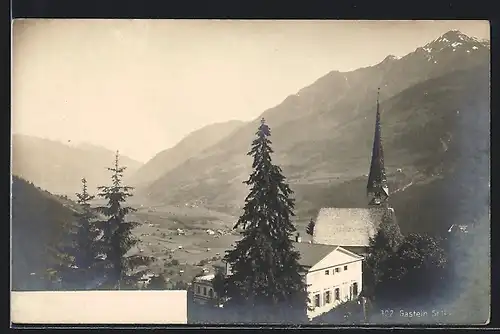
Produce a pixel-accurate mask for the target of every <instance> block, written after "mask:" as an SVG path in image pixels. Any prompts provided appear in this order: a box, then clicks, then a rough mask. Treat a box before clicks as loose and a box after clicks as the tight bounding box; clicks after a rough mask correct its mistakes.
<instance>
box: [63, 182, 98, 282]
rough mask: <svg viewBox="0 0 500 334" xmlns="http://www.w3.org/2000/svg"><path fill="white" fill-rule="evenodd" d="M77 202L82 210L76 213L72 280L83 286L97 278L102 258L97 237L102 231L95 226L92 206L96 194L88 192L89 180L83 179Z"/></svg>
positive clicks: (72, 251) (94, 214)
mask: <svg viewBox="0 0 500 334" xmlns="http://www.w3.org/2000/svg"><path fill="white" fill-rule="evenodd" d="M76 197H77V203H78V204H79V205H80V208H81V211H80V212H77V213H76V218H77V219H76V222H75V225H74V237H73V248H72V250H71V253H70V254H71V256H72V258H73V265H72V267H73V268H74V269H75V270H74V271H73V272H72V273H73V277H72V279H71V281H72V282H73V285H76V286H75V288H83V287H84V286H85V285H86V283H87V282H88V281H90V280H92V279H94V278H95V275H96V274H98V273H97V271H96V270H97V269H98V268H99V264H100V260H99V257H98V255H99V254H98V250H99V249H98V247H97V239H98V237H99V234H100V231H99V230H98V229H97V227H96V226H95V223H94V222H95V219H96V218H97V215H96V212H95V210H94V209H93V208H92V207H91V205H90V201H92V200H93V199H94V198H95V196H94V195H90V194H89V193H88V186H87V180H86V179H85V178H83V179H82V192H81V193H77V194H76Z"/></svg>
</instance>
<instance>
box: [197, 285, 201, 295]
mask: <svg viewBox="0 0 500 334" xmlns="http://www.w3.org/2000/svg"><path fill="white" fill-rule="evenodd" d="M196 292H197V293H198V294H199V293H200V292H201V289H200V286H199V285H197V286H196Z"/></svg>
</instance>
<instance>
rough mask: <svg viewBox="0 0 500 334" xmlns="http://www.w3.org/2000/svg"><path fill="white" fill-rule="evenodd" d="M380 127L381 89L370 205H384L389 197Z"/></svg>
mask: <svg viewBox="0 0 500 334" xmlns="http://www.w3.org/2000/svg"><path fill="white" fill-rule="evenodd" d="M381 132H382V131H381V126H380V88H378V89H377V114H376V118H375V136H374V138H373V150H372V161H371V164H370V174H369V175H368V184H367V187H366V189H367V195H368V196H370V197H372V200H371V201H370V205H380V204H383V203H384V202H385V201H386V200H387V198H388V197H389V189H388V187H387V177H386V174H385V166H384V148H383V146H382V134H381Z"/></svg>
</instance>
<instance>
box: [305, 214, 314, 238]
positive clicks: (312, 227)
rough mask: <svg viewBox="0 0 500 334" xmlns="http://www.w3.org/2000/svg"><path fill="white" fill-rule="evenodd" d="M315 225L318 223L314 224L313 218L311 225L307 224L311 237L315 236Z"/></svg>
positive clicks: (307, 231)
mask: <svg viewBox="0 0 500 334" xmlns="http://www.w3.org/2000/svg"><path fill="white" fill-rule="evenodd" d="M315 225H316V223H315V222H314V219H312V218H311V220H310V221H309V224H307V227H306V233H307V234H309V235H310V236H313V234H314V227H315Z"/></svg>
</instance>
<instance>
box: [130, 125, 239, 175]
mask: <svg viewBox="0 0 500 334" xmlns="http://www.w3.org/2000/svg"><path fill="white" fill-rule="evenodd" d="M243 124H245V123H244V122H242V121H229V122H224V123H216V124H211V125H208V126H205V127H203V128H201V129H199V130H196V131H194V132H192V133H190V134H189V135H188V136H186V137H185V138H184V139H182V140H181V141H180V142H179V143H178V144H177V145H175V146H174V147H172V148H169V149H166V150H164V151H162V152H160V153H158V154H157V155H155V156H154V157H153V158H152V159H151V160H150V161H148V162H147V163H146V164H144V165H143V166H142V167H141V168H139V169H138V170H137V171H136V172H135V173H134V174H132V175H131V176H130V178H129V179H127V182H129V183H130V184H132V185H142V184H149V183H151V182H153V181H155V180H156V179H157V178H159V177H160V176H161V175H162V174H164V173H167V172H168V171H170V170H172V169H174V168H175V167H177V166H179V165H181V164H182V163H184V162H185V161H186V160H188V159H190V158H192V157H195V156H197V155H198V154H199V153H200V152H202V151H203V150H205V149H207V148H209V147H210V146H212V145H214V144H216V143H217V142H218V141H220V140H221V139H222V138H224V137H226V136H228V135H230V134H231V133H233V132H234V131H235V130H236V129H238V128H240V127H241V126H242V125H243ZM129 175H130V174H129Z"/></svg>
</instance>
